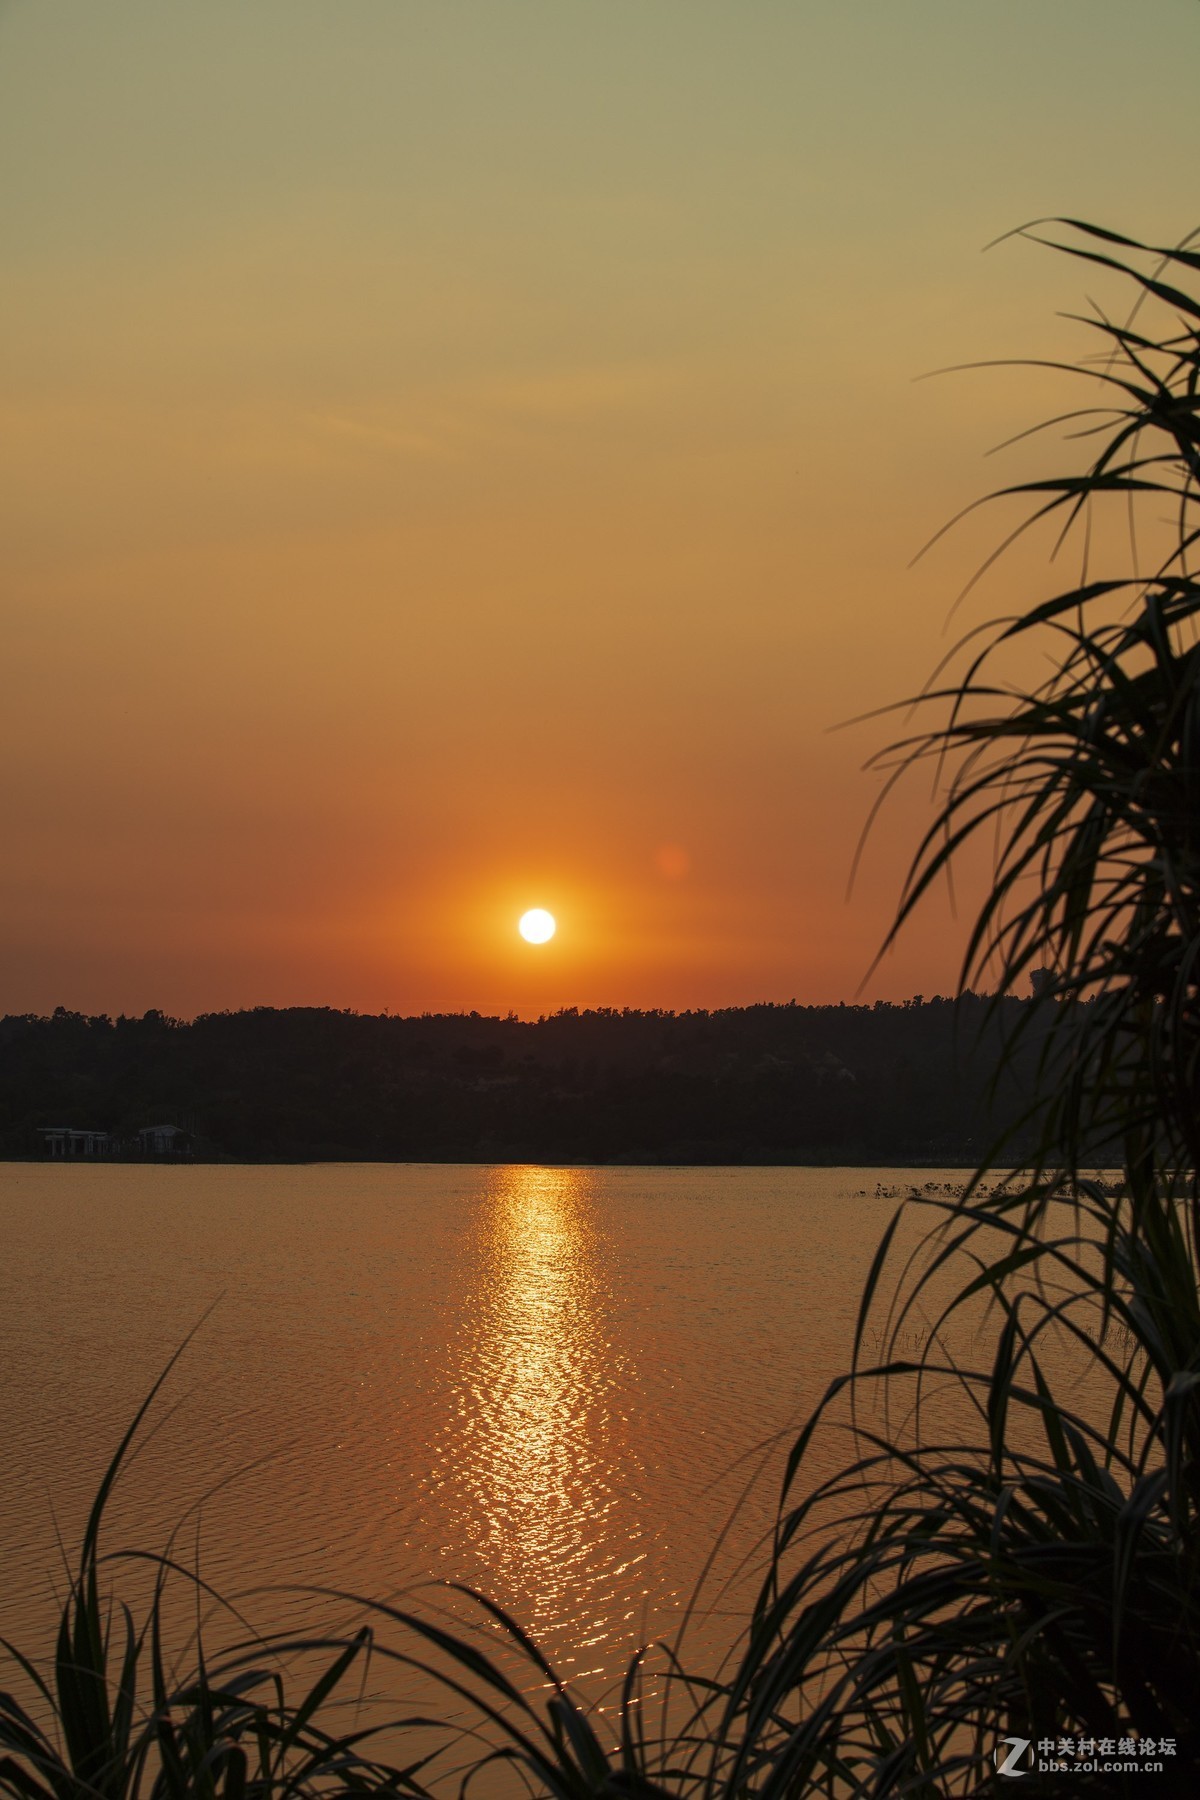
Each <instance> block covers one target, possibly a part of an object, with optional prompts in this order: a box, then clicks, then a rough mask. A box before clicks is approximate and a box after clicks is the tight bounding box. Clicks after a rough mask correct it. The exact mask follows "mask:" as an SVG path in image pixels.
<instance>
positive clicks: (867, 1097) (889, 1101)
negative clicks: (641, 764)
mask: <svg viewBox="0 0 1200 1800" xmlns="http://www.w3.org/2000/svg"><path fill="white" fill-rule="evenodd" d="M1023 1006H1024V1003H1022V1002H1020V1001H1016V1000H1012V1001H1006V1002H1004V1003H1003V1005H1002V1006H1001V1007H999V1008H989V1003H988V1002H986V1001H984V1000H982V999H980V998H977V997H976V996H974V995H968V996H966V998H965V999H963V1000H960V1001H958V1002H957V1003H954V1002H951V1001H949V1000H943V999H935V1000H928V1001H926V1000H923V999H921V998H920V997H918V998H917V999H915V1000H912V1001H909V1002H906V1003H905V1004H903V1005H888V1004H883V1003H878V1004H876V1005H874V1006H845V1005H840V1006H821V1007H817V1006H799V1005H797V1004H796V1003H795V1002H791V1003H789V1004H784V1005H759V1006H748V1007H732V1008H726V1009H723V1010H720V1011H714V1012H705V1011H698V1012H685V1013H670V1012H659V1011H652V1012H639V1011H633V1010H628V1009H626V1010H622V1011H617V1010H613V1009H608V1008H602V1009H599V1010H595V1011H583V1012H581V1011H577V1010H576V1009H574V1008H571V1009H567V1010H565V1011H562V1012H558V1013H554V1014H552V1015H551V1016H549V1017H547V1018H543V1019H539V1020H536V1021H523V1020H520V1019H517V1018H515V1017H509V1018H485V1017H481V1016H480V1015H479V1014H477V1013H468V1014H434V1015H429V1014H426V1015H422V1016H421V1017H418V1018H394V1017H391V1016H389V1015H386V1014H384V1015H382V1016H374V1015H364V1014H358V1013H352V1012H338V1011H334V1010H331V1009H327V1008H305V1007H294V1008H289V1009H286V1010H276V1009H273V1008H268V1007H261V1008H255V1009H254V1010H252V1011H247V1012H237V1013H209V1014H204V1015H202V1016H201V1017H199V1018H197V1019H195V1020H194V1021H192V1022H190V1023H185V1022H181V1021H179V1020H174V1019H169V1018H167V1017H165V1016H164V1015H163V1014H161V1013H158V1012H149V1013H146V1014H145V1015H144V1016H143V1017H141V1018H124V1017H122V1018H118V1019H116V1020H113V1019H110V1018H108V1017H105V1016H100V1017H96V1018H89V1017H86V1016H84V1015H83V1014H79V1013H72V1012H68V1011H66V1010H65V1009H63V1008H59V1009H58V1010H57V1011H56V1012H55V1013H54V1014H53V1016H52V1017H50V1018H39V1017H35V1016H30V1015H20V1016H9V1017H6V1018H4V1019H3V1020H0V1152H2V1153H3V1154H4V1155H6V1156H9V1157H14V1156H16V1157H21V1156H30V1155H39V1154H41V1153H42V1144H43V1140H42V1139H41V1138H40V1137H39V1130H40V1128H43V1127H48V1126H71V1127H76V1128H80V1129H88V1130H98V1131H109V1132H112V1133H114V1134H115V1135H116V1136H117V1137H118V1138H122V1139H128V1138H130V1137H133V1136H135V1135H136V1133H137V1132H138V1130H139V1129H140V1128H141V1127H143V1126H147V1125H157V1124H161V1123H164V1122H168V1121H169V1122H172V1123H174V1124H177V1125H181V1126H184V1127H186V1128H187V1129H188V1130H189V1131H191V1132H195V1133H196V1134H197V1135H198V1137H199V1139H200V1140H201V1143H202V1144H203V1145H206V1146H207V1147H208V1153H210V1154H220V1155H224V1156H229V1157H234V1158H246V1159H263V1160H271V1159H285V1160H288V1159H302V1160H303V1159H314V1160H320V1159H353V1158H380V1159H397V1160H422V1161H423V1160H429V1161H438V1160H455V1161H457V1160H464V1161H472V1160H483V1161H493V1160H494V1161H514V1160H515V1161H589V1162H590V1161H629V1162H634V1161H636V1162H641V1161H663V1162H810V1161H817V1162H820V1161H863V1162H879V1163H887V1162H893V1161H895V1162H903V1161H905V1160H916V1161H929V1162H951V1163H953V1162H956V1161H964V1162H970V1161H972V1160H973V1159H974V1158H976V1157H977V1156H978V1155H979V1153H980V1151H981V1149H982V1148H983V1147H984V1146H985V1144H986V1142H987V1140H988V1139H989V1137H990V1134H991V1129H992V1127H991V1123H990V1120H991V1118H992V1117H993V1115H994V1116H996V1117H1001V1116H1007V1117H1008V1118H1011V1117H1012V1116H1013V1111H1014V1101H1019V1100H1020V1099H1021V1098H1022V1097H1023V1095H1022V1093H1021V1092H1020V1090H1021V1089H1024V1090H1025V1092H1026V1093H1032V1085H1033V1070H1034V1063H1035V1060H1036V1051H1035V1047H1034V1044H1033V1041H1032V1039H1031V1041H1030V1043H1029V1045H1028V1046H1027V1049H1026V1052H1025V1054H1024V1056H1023V1058H1022V1059H1021V1062H1020V1065H1019V1069H1018V1072H1017V1074H1016V1075H1013V1074H1011V1073H1010V1074H1009V1075H1008V1076H1007V1077H1006V1080H1007V1083H1008V1085H1007V1088H1006V1091H1005V1093H1004V1095H1003V1096H1002V1098H1001V1099H1000V1100H999V1101H998V1102H997V1103H995V1104H994V1105H993V1104H992V1103H991V1102H990V1101H989V1086H990V1083H991V1080H992V1076H993V1072H994V1070H995V1068H996V1065H997V1062H998V1060H999V1047H1000V1037H1001V1034H1002V1033H1003V1032H1006V1031H1010V1030H1011V1029H1012V1028H1013V1026H1014V1024H1015V1023H1016V1021H1017V1020H1018V1018H1019V1017H1020V1016H1021V1012H1022V1009H1023Z"/></svg>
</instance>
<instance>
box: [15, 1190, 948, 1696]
mask: <svg viewBox="0 0 1200 1800" xmlns="http://www.w3.org/2000/svg"><path fill="white" fill-rule="evenodd" d="M961 1178H962V1176H961V1171H959V1172H954V1171H946V1172H939V1171H931V1170H921V1171H919V1172H913V1171H905V1170H886V1169H805V1168H715V1169H714V1168H545V1167H527V1166H503V1167H477V1166H445V1165H381V1164H346V1165H329V1164H326V1165H315V1166H288V1167H261V1166H254V1167H246V1166H215V1167H214V1166H204V1167H145V1166H138V1167H130V1166H109V1167H103V1166H97V1167H76V1168H68V1169H63V1168H61V1167H52V1166H39V1165H32V1164H13V1163H10V1164H3V1165H0V1236H2V1240H3V1243H4V1247H5V1251H4V1257H3V1262H2V1264H0V1407H2V1410H3V1417H4V1422H5V1424H4V1433H5V1474H6V1481H5V1485H4V1489H3V1493H2V1494H0V1521H2V1529H0V1544H2V1546H3V1549H2V1555H3V1560H2V1563H0V1634H3V1635H6V1636H9V1637H11V1638H13V1639H15V1640H16V1641H17V1642H18V1643H19V1644H20V1645H22V1646H23V1647H24V1648H26V1649H27V1650H32V1651H33V1653H34V1654H35V1655H41V1654H42V1653H44V1651H45V1650H46V1649H47V1648H48V1642H47V1634H48V1629H49V1620H50V1618H51V1616H52V1614H53V1607H54V1596H55V1594H56V1593H58V1592H60V1591H61V1588H62V1563H61V1557H60V1555H59V1552H58V1551H57V1550H56V1547H55V1545H56V1537H55V1534H56V1531H57V1532H59V1533H61V1535H62V1538H63V1540H64V1541H65V1543H66V1544H67V1545H68V1546H73V1545H74V1544H75V1543H76V1542H77V1540H78V1534H79V1531H80V1528H81V1525H82V1521H83V1518H84V1516H85V1513H86V1509H87V1504H88V1501H89V1499H90V1497H91V1495H92V1492H93V1490H94V1488H95V1485H96V1483H97V1481H98V1479H99V1476H100V1473H101V1471H102V1469H103V1466H104V1464H105V1462H106V1460H107V1458H108V1456H109V1455H110V1454H111V1452H112V1450H113V1449H114V1447H115V1445H116V1443H117V1441H118V1439H119V1437H120V1435H121V1432H122V1431H123V1429H124V1427H125V1426H126V1425H127V1423H128V1422H129V1420H130V1418H131V1417H132V1415H133V1413H134V1411H135V1410H136V1408H137V1406H138V1404H139V1402H140V1400H141V1399H142V1397H143V1396H144V1395H145V1393H146V1392H147V1390H148V1389H149V1387H150V1385H151V1383H152V1382H153V1380H154V1378H155V1376H156V1375H157V1374H158V1372H159V1371H160V1370H161V1369H162V1367H163V1365H164V1364H165V1362H166V1360H167V1358H168V1357H169V1356H170V1354H171V1352H172V1351H173V1350H175V1349H176V1348H177V1346H178V1345H179V1344H180V1342H181V1341H182V1339H183V1338H184V1336H185V1335H186V1334H187V1332H188V1331H189V1330H190V1329H191V1328H192V1327H193V1326H194V1325H195V1324H196V1323H197V1321H198V1319H199V1318H200V1317H201V1315H202V1314H203V1313H205V1310H206V1309H208V1308H210V1307H211V1308H212V1311H211V1312H209V1313H208V1316H207V1317H206V1318H205V1321H204V1323H203V1325H202V1326H201V1328H200V1330H199V1331H198V1332H197V1334H196V1336H195V1338H194V1339H193V1341H192V1343H191V1344H190V1346H189V1348H188V1349H187V1351H186V1353H185V1354H184V1356H183V1358H182V1359H181V1361H180V1362H179V1364H178V1365H177V1367H176V1369H175V1370H174V1372H173V1373H172V1375H171V1377H170V1380H169V1381H168V1383H167V1385H166V1387H165V1389H164V1390H163V1392H162V1394H161V1395H160V1397H159V1399H158V1401H157V1402H156V1404H155V1407H154V1410H153V1412H152V1414H151V1419H150V1425H151V1426H152V1427H153V1429H152V1431H151V1432H150V1433H149V1434H148V1435H147V1438H146V1441H145V1443H144V1445H143V1447H142V1449H141V1450H140V1452H139V1454H138V1455H137V1457H136V1458H135V1460H134V1461H133V1463H132V1465H131V1466H130V1467H129V1469H128V1471H127V1473H126V1475H125V1477H124V1478H123V1480H122V1483H121V1484H120V1486H119V1488H118V1491H117V1496H116V1499H115V1502H114V1505H113V1509H112V1522H111V1530H110V1533H109V1543H110V1546H111V1547H116V1546H117V1545H133V1544H136V1545H137V1546H139V1547H141V1548H146V1549H153V1550H158V1549H161V1548H163V1547H164V1546H165V1544H166V1542H167V1540H168V1538H169V1536H170V1534H171V1532H172V1530H173V1529H174V1528H176V1527H180V1526H181V1525H182V1530H181V1535H180V1538H179V1545H180V1552H181V1554H182V1555H183V1556H184V1559H185V1560H191V1559H193V1558H197V1557H198V1558H199V1562H200V1566H201V1569H202V1572H203V1575H204V1577H205V1578H206V1579H207V1580H208V1581H210V1582H211V1583H213V1584H214V1585H215V1586H216V1587H217V1588H218V1589H221V1590H222V1591H223V1592H226V1593H228V1594H230V1595H233V1594H242V1595H245V1594H247V1593H249V1592H250V1591H251V1590H255V1592H254V1594H253V1598H252V1599H250V1600H247V1601H246V1603H245V1604H246V1606H247V1609H248V1610H249V1611H250V1612H251V1614H252V1616H253V1617H254V1618H255V1620H256V1622H257V1623H258V1624H260V1625H274V1624H282V1623H287V1624H291V1623H292V1622H295V1623H302V1622H304V1621H305V1620H307V1619H309V1618H310V1617H311V1616H312V1609H313V1608H314V1607H316V1606H319V1605H320V1604H324V1603H318V1602H316V1601H315V1600H313V1598H312V1597H311V1596H310V1595H307V1594H305V1593H304V1592H301V1591H298V1585H297V1584H300V1585H303V1584H312V1585H323V1586H330V1587H336V1588H341V1589H351V1590H354V1591H355V1592H359V1593H365V1594H367V1595H371V1596H374V1597H380V1598H382V1597H387V1596H392V1597H394V1596H396V1595H399V1594H402V1593H403V1594H407V1595H408V1596H410V1598H414V1597H415V1600H416V1603H417V1604H419V1605H421V1606H429V1607H433V1608H436V1607H439V1606H441V1605H443V1604H444V1602H443V1598H442V1593H441V1591H440V1590H438V1589H436V1588H429V1587H424V1586H422V1585H421V1584H426V1583H429V1582H436V1581H440V1580H444V1579H453V1580H459V1581H464V1582H467V1583H470V1584H472V1585H473V1586H476V1587H478V1588H481V1589H483V1590H484V1591H486V1592H487V1593H489V1594H490V1595H492V1596H493V1597H495V1598H496V1599H498V1600H499V1601H500V1602H501V1603H502V1604H503V1605H504V1606H506V1607H508V1608H510V1609H511V1610H512V1611H513V1612H514V1613H515V1614H516V1615H517V1617H518V1618H519V1619H520V1620H521V1621H522V1622H523V1623H524V1624H525V1625H527V1626H528V1627H529V1628H531V1629H532V1631H533V1632H534V1633H535V1635H536V1636H537V1637H538V1638H539V1640H540V1641H541V1642H542V1644H543V1645H544V1647H545V1648H546V1649H547V1650H548V1652H549V1653H550V1654H551V1656H552V1657H553V1658H554V1659H556V1660H557V1661H558V1662H559V1663H560V1665H561V1667H562V1669H563V1671H564V1673H565V1674H567V1675H568V1676H569V1677H571V1678H573V1679H575V1680H578V1681H580V1682H581V1684H582V1685H583V1688H584V1690H585V1691H587V1690H588V1689H589V1688H590V1689H591V1690H593V1691H596V1690H597V1689H598V1688H599V1687H602V1686H604V1685H606V1684H607V1683H609V1682H611V1680H612V1679H613V1678H614V1677H615V1676H616V1675H617V1674H618V1673H619V1671H620V1668H621V1667H622V1665H623V1663H624V1661H625V1659H626V1658H627V1656H628V1655H629V1653H630V1652H631V1651H632V1650H633V1649H634V1648H635V1647H636V1646H637V1645H638V1644H639V1643H641V1642H644V1641H646V1640H648V1639H650V1638H655V1637H663V1636H669V1635H671V1634H673V1633H675V1632H677V1630H678V1629H679V1626H680V1624H681V1622H682V1620H683V1618H684V1615H685V1612H686V1610H687V1608H688V1603H689V1600H691V1598H692V1596H693V1594H694V1592H695V1590H696V1588H697V1584H698V1583H699V1582H700V1580H701V1577H702V1575H705V1580H704V1583H703V1586H702V1588H701V1589H700V1593H699V1596H698V1601H697V1605H696V1608H695V1618H694V1619H693V1621H692V1623H691V1624H690V1625H689V1627H688V1637H687V1640H686V1641H687V1643H688V1644H690V1645H691V1646H692V1654H693V1656H697V1657H699V1658H701V1659H702V1660H705V1661H708V1662H710V1663H711V1662H712V1661H713V1660H715V1659H716V1658H717V1657H718V1656H719V1654H720V1652H721V1650H722V1649H723V1647H724V1646H725V1645H726V1644H727V1643H728V1642H730V1641H731V1640H732V1638H733V1637H734V1635H735V1634H736V1631H737V1628H738V1625H739V1622H740V1621H741V1620H743V1619H744V1617H745V1613H746V1608H747V1605H748V1604H749V1601H750V1598H751V1597H752V1594H753V1587H754V1579H755V1575H756V1571H757V1569H758V1567H759V1564H760V1560H761V1542H762V1536H763V1533H764V1532H766V1531H767V1530H769V1527H770V1522H771V1519H772V1517H773V1513H774V1508H775V1503H776V1500H777V1497H778V1491H779V1480H780V1475H781V1470H782V1464H783V1459H784V1454H785V1450H786V1446H787V1443H788V1441H789V1440H790V1437H791V1435H793V1434H794V1432H795V1430H796V1428H797V1427H798V1425H799V1424H800V1423H801V1422H802V1421H803V1419H804V1417H805V1416H806V1414H807V1412H808V1410H809V1409H810V1408H811V1407H812V1406H813V1405H814V1404H815V1403H816V1402H817V1400H818V1399H819V1398H820V1396H821V1394H822V1392H823V1390H824V1388H825V1386H826V1384H827V1382H828V1381H829V1380H830V1379H831V1378H832V1377H833V1376H834V1375H835V1374H837V1373H839V1372H840V1371H841V1370H842V1369H843V1368H844V1367H845V1365H846V1362H847V1359H848V1357H849V1356H850V1353H851V1349H852V1337H853V1329H854V1320H855V1312H856V1308H857V1304H858V1299H859V1293H860V1290H861V1286H862V1281H863V1278H864V1275H865V1273H866V1270H867V1267H868V1264H869V1262H870V1258H871V1256H872V1253H873V1251H874V1249H875V1246H876V1244H877V1242H878V1239H879V1237H880V1234H881V1232H882V1230H883V1228H884V1226H885V1224H886V1222H887V1220H888V1218H889V1217H890V1215H891V1212H892V1211H893V1209H894V1207H895V1204H896V1201H895V1198H894V1197H893V1196H894V1193H895V1191H896V1190H897V1189H899V1190H905V1189H907V1188H908V1187H909V1186H910V1185H911V1184H912V1183H913V1182H914V1181H915V1182H919V1183H925V1182H930V1183H940V1182H943V1181H945V1182H958V1181H960V1180H961ZM214 1302H215V1303H216V1304H215V1306H214ZM726 1527H728V1530H725V1528H726ZM723 1531H725V1535H724V1538H723V1540H722V1542H721V1545H720V1548H719V1549H718V1550H717V1551H716V1553H715V1556H714V1547H715V1546H716V1545H717V1540H718V1538H719V1536H720V1535H721V1533H722V1532H723ZM710 1559H711V1566H708V1565H709V1564H710ZM706 1567H707V1574H705V1571H706ZM285 1586H288V1587H289V1588H290V1590H291V1591H289V1592H283V1591H281V1590H282V1589H283V1588H284V1587H285ZM414 1589H415V1590H417V1591H416V1593H415V1596H414Z"/></svg>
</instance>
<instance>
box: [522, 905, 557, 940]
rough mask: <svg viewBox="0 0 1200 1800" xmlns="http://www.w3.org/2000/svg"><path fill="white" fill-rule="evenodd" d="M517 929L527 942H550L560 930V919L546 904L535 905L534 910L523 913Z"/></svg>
mask: <svg viewBox="0 0 1200 1800" xmlns="http://www.w3.org/2000/svg"><path fill="white" fill-rule="evenodd" d="M517 930H518V931H519V932H520V934H521V936H522V937H523V938H524V939H525V942H526V943H527V944H548V943H549V942H550V939H551V938H552V937H553V936H554V934H555V932H556V931H557V930H558V921H557V920H556V919H555V917H554V914H553V913H548V912H547V911H546V909H545V907H544V906H535V907H534V908H533V909H532V911H530V912H527V913H522V915H521V919H520V922H519V924H518V925H517Z"/></svg>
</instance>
